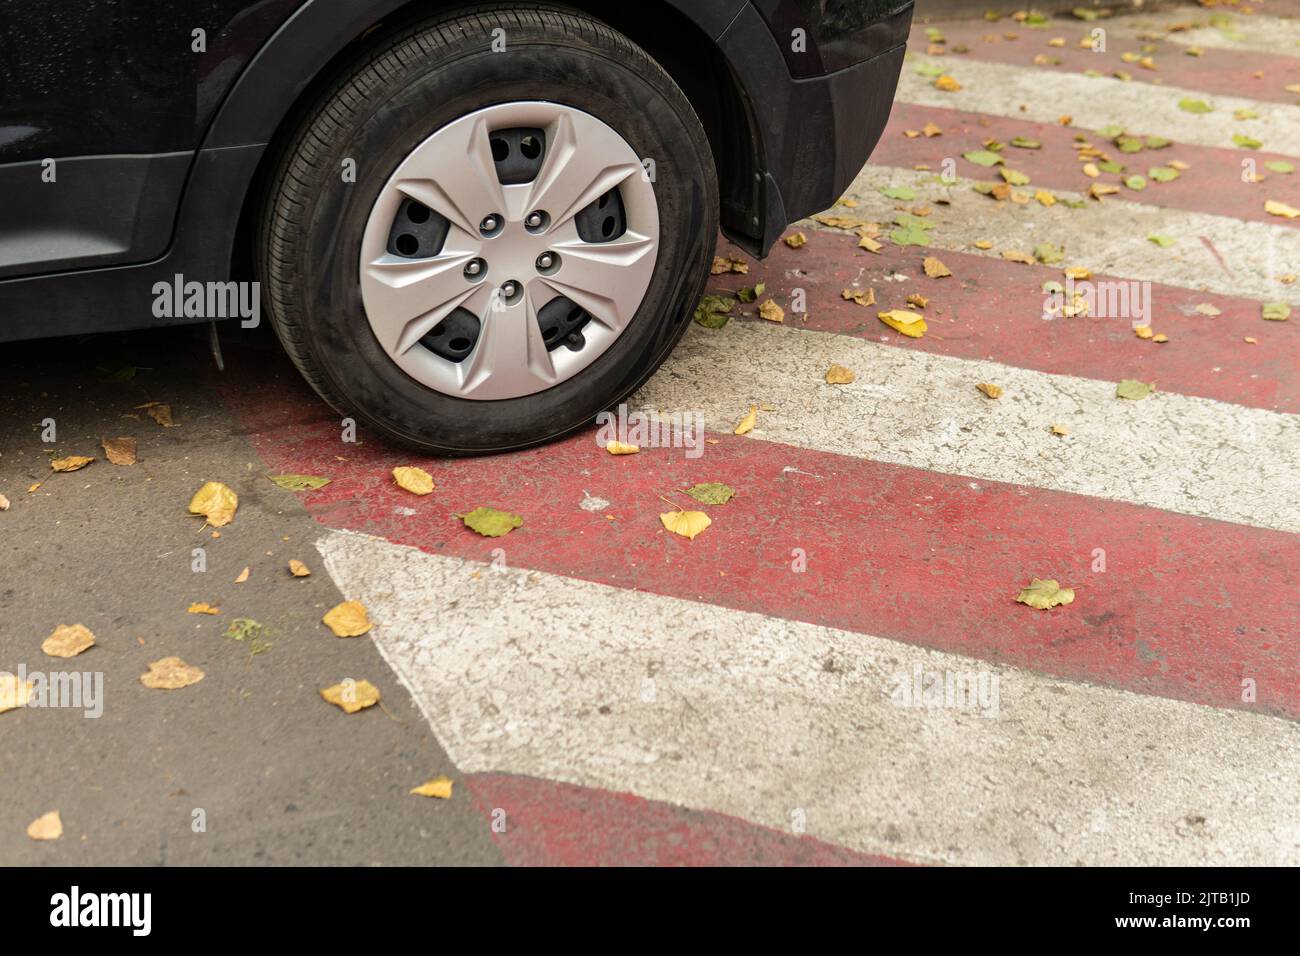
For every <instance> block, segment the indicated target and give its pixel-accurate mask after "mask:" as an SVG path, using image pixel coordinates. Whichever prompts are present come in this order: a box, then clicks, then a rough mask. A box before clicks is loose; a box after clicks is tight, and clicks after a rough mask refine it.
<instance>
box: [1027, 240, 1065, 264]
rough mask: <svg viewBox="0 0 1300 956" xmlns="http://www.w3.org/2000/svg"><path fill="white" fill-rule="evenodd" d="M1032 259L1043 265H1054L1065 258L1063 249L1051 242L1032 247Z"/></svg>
mask: <svg viewBox="0 0 1300 956" xmlns="http://www.w3.org/2000/svg"><path fill="white" fill-rule="evenodd" d="M1034 258H1035V259H1037V260H1038V261H1039V262H1041V263H1043V264H1044V265H1049V266H1050V265H1054V264H1056V263H1058V262H1060V261H1062V260H1063V259H1064V258H1065V247H1064V246H1058V245H1056V244H1055V243H1052V242H1040V243H1039V244H1038V245H1036V246H1034Z"/></svg>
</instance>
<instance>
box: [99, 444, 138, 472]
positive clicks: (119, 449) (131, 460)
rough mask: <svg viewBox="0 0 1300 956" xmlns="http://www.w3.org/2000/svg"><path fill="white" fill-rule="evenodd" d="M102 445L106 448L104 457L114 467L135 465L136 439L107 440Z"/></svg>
mask: <svg viewBox="0 0 1300 956" xmlns="http://www.w3.org/2000/svg"><path fill="white" fill-rule="evenodd" d="M100 444H101V445H103V446H104V457H105V458H107V459H108V460H109V461H110V462H112V463H113V464H114V465H134V464H135V444H136V443H135V439H134V438H105V439H104V440H103V441H101V442H100Z"/></svg>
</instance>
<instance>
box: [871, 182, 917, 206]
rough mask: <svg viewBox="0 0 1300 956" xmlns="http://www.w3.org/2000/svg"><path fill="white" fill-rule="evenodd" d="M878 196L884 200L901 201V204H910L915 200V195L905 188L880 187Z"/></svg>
mask: <svg viewBox="0 0 1300 956" xmlns="http://www.w3.org/2000/svg"><path fill="white" fill-rule="evenodd" d="M880 195H882V196H884V197H885V198H886V199H901V200H902V201H903V202H911V201H912V200H913V199H915V198H916V193H915V192H914V191H913V190H912V189H911V188H909V187H907V186H881V187H880Z"/></svg>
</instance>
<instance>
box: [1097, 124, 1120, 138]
mask: <svg viewBox="0 0 1300 956" xmlns="http://www.w3.org/2000/svg"><path fill="white" fill-rule="evenodd" d="M1097 135H1098V136H1100V137H1101V138H1102V139H1114V138H1115V137H1116V136H1123V135H1124V127H1123V126H1120V125H1118V124H1117V123H1111V124H1110V125H1109V126H1103V127H1102V128H1101V129H1099V130H1097Z"/></svg>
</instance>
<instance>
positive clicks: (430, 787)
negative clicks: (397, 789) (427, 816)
mask: <svg viewBox="0 0 1300 956" xmlns="http://www.w3.org/2000/svg"><path fill="white" fill-rule="evenodd" d="M453 786H455V784H454V783H453V782H452V780H451V779H450V778H448V777H434V778H433V779H432V780H427V781H425V782H424V783H422V784H420V785H419V786H418V787H415V788H413V789H412V790H411V791H410V793H411V795H412V796H416V797H434V798H436V799H438V800H450V799H451V788H452V787H453Z"/></svg>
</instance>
